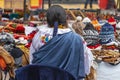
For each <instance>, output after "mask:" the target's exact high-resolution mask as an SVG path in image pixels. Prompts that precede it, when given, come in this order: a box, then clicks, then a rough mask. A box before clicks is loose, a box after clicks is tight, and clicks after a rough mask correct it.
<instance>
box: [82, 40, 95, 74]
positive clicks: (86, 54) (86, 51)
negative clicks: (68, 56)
mask: <svg viewBox="0 0 120 80" xmlns="http://www.w3.org/2000/svg"><path fill="white" fill-rule="evenodd" d="M84 58H85V59H84V60H85V72H86V74H87V75H88V74H89V73H90V68H91V66H92V64H93V60H94V58H93V54H92V52H91V50H90V49H89V48H88V47H87V45H86V42H85V43H84Z"/></svg>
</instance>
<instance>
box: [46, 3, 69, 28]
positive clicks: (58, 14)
mask: <svg viewBox="0 0 120 80" xmlns="http://www.w3.org/2000/svg"><path fill="white" fill-rule="evenodd" d="M46 16H47V23H48V25H49V27H53V26H54V23H55V22H58V25H64V26H66V27H67V22H66V12H65V10H64V8H62V7H61V6H59V5H53V6H51V7H50V8H49V9H48V11H47V14H46Z"/></svg>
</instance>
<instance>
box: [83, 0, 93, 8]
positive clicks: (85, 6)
mask: <svg viewBox="0 0 120 80" xmlns="http://www.w3.org/2000/svg"><path fill="white" fill-rule="evenodd" d="M92 3H93V0H86V2H85V5H84V8H85V9H87V5H88V4H89V5H90V8H91V9H92Z"/></svg>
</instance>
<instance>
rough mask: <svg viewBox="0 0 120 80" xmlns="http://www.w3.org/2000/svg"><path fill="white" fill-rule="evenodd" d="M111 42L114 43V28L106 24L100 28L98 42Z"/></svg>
mask: <svg viewBox="0 0 120 80" xmlns="http://www.w3.org/2000/svg"><path fill="white" fill-rule="evenodd" d="M112 41H115V36H114V28H113V26H112V25H110V24H109V23H106V24H104V25H103V26H102V28H101V31H100V34H99V42H100V44H107V43H109V42H112Z"/></svg>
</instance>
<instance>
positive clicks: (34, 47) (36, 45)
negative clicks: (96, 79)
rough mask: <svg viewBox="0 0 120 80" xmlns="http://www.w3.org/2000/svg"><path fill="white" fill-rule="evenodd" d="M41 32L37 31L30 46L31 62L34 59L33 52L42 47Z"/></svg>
mask: <svg viewBox="0 0 120 80" xmlns="http://www.w3.org/2000/svg"><path fill="white" fill-rule="evenodd" d="M40 46H41V45H40V32H37V33H36V34H35V36H34V37H33V39H32V43H31V46H30V64H31V63H32V60H33V53H34V52H35V51H37V50H38V49H39V48H40Z"/></svg>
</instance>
